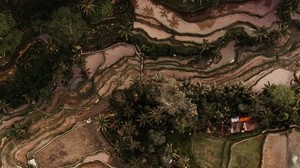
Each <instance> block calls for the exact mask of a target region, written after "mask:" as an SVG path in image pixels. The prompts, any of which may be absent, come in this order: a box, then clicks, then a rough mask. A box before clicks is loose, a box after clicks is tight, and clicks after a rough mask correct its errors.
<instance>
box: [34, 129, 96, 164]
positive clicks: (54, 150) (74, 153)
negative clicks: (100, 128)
mask: <svg viewBox="0 0 300 168" xmlns="http://www.w3.org/2000/svg"><path fill="white" fill-rule="evenodd" d="M99 142H100V138H99V133H98V132H97V131H96V129H95V127H94V126H93V125H91V124H85V123H82V124H77V125H76V126H75V127H74V128H73V129H72V130H71V131H70V132H68V133H66V134H64V135H63V136H61V137H58V138H56V139H54V140H53V141H51V142H50V143H49V144H47V145H45V146H44V147H42V148H41V149H40V150H38V151H37V152H36V153H35V155H34V158H35V160H36V162H37V163H38V165H39V166H40V167H49V168H50V167H53V168H55V167H61V166H67V165H70V164H72V163H73V164H74V163H77V162H79V161H80V160H81V159H82V157H83V154H88V153H92V152H94V151H96V150H99V149H100V148H101V144H99Z"/></svg>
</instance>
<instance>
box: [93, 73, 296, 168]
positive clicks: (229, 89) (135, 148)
mask: <svg viewBox="0 0 300 168" xmlns="http://www.w3.org/2000/svg"><path fill="white" fill-rule="evenodd" d="M132 82H133V84H132V86H130V87H129V88H126V89H121V90H120V89H118V90H115V91H114V92H113V94H112V95H111V98H110V99H109V102H110V109H111V110H110V115H109V116H113V117H111V118H104V117H103V116H100V117H98V118H97V120H98V121H99V122H98V123H99V129H100V130H102V131H104V132H109V134H115V136H112V137H114V138H112V139H111V141H112V142H113V143H114V144H115V147H116V148H118V150H117V151H118V152H117V153H118V154H119V155H121V156H122V157H123V158H124V159H125V160H128V161H130V163H132V164H133V165H135V166H136V165H137V162H136V159H137V158H136V156H140V157H141V158H140V161H141V162H142V164H143V165H148V166H154V167H158V166H161V165H165V166H167V167H168V166H173V167H185V166H188V165H189V162H190V161H192V162H193V159H192V158H189V155H186V154H183V153H182V152H180V150H179V151H177V152H173V153H172V152H171V153H172V154H170V153H166V151H165V149H166V148H167V147H168V145H167V144H169V147H170V144H172V142H173V138H174V137H178V136H188V134H190V135H191V134H195V133H199V132H204V133H207V130H210V133H211V134H215V135H219V133H220V130H221V127H223V126H230V118H231V117H235V116H251V117H253V119H254V120H256V121H257V122H258V123H259V125H260V128H262V129H265V128H288V127H289V125H291V124H296V123H299V121H300V120H299V111H298V107H299V104H297V98H296V97H297V95H298V94H299V93H297V92H295V91H293V90H292V89H291V88H290V87H288V86H285V85H270V84H269V85H266V86H265V88H264V89H263V91H261V92H254V91H252V90H251V89H250V88H249V87H247V86H245V85H243V83H240V82H238V83H235V84H225V85H221V86H216V85H208V84H202V83H201V82H196V83H194V82H192V80H190V79H184V80H182V81H177V80H175V79H173V78H164V77H163V76H162V75H160V74H156V75H153V76H140V75H138V76H136V77H134V78H133V80H132ZM178 147H179V146H175V148H178ZM170 160H172V161H170ZM169 161H170V162H169Z"/></svg>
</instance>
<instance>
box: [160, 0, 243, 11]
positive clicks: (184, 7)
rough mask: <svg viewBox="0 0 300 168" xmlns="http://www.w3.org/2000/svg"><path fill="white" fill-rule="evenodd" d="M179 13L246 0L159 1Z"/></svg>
mask: <svg viewBox="0 0 300 168" xmlns="http://www.w3.org/2000/svg"><path fill="white" fill-rule="evenodd" d="M157 1H158V2H160V3H162V4H164V5H166V6H168V7H170V8H173V9H175V10H176V11H179V12H196V11H199V10H205V9H209V8H212V7H216V6H218V4H219V3H223V2H242V1H245V0H157Z"/></svg>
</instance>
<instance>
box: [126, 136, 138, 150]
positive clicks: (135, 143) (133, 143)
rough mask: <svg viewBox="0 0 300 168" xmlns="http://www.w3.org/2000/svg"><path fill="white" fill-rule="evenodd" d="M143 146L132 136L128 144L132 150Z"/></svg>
mask: <svg viewBox="0 0 300 168" xmlns="http://www.w3.org/2000/svg"><path fill="white" fill-rule="evenodd" d="M140 147H141V142H139V141H136V140H134V139H133V138H132V137H131V138H130V143H129V146H128V149H129V150H130V151H134V150H136V149H139V148H140Z"/></svg>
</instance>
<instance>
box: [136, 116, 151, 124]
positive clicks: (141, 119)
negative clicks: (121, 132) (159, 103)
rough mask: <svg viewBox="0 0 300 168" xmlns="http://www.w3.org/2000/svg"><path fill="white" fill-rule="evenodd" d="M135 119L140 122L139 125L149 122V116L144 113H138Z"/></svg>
mask: <svg viewBox="0 0 300 168" xmlns="http://www.w3.org/2000/svg"><path fill="white" fill-rule="evenodd" d="M137 121H138V122H139V123H140V124H139V127H144V126H145V125H146V124H148V123H149V118H148V116H147V115H146V114H144V113H142V114H140V115H138V118H137Z"/></svg>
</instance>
